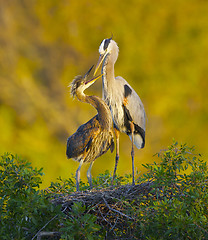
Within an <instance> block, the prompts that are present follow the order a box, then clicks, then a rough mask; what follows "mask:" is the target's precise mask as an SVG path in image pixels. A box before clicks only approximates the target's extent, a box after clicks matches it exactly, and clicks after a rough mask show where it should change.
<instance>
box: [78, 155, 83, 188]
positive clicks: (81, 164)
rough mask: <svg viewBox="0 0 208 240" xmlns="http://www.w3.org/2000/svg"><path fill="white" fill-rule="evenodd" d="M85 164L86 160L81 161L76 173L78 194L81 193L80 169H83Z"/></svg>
mask: <svg viewBox="0 0 208 240" xmlns="http://www.w3.org/2000/svg"><path fill="white" fill-rule="evenodd" d="M83 162H84V159H81V161H80V162H79V167H78V168H77V171H76V187H77V192H78V191H79V181H80V169H81V167H82V164H83Z"/></svg>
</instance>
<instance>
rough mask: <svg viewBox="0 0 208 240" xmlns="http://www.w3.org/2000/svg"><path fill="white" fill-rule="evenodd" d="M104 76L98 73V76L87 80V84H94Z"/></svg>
mask: <svg viewBox="0 0 208 240" xmlns="http://www.w3.org/2000/svg"><path fill="white" fill-rule="evenodd" d="M102 76H103V74H100V75H98V76H97V77H94V78H92V79H90V80H88V81H86V82H85V84H88V83H91V84H93V83H94V82H95V81H96V80H97V79H98V78H100V77H102Z"/></svg>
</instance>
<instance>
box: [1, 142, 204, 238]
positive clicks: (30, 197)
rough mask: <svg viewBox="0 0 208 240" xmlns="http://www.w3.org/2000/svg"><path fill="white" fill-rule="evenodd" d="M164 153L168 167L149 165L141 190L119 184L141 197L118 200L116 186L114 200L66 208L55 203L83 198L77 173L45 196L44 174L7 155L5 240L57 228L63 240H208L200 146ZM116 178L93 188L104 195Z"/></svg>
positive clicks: (178, 147) (161, 155)
mask: <svg viewBox="0 0 208 240" xmlns="http://www.w3.org/2000/svg"><path fill="white" fill-rule="evenodd" d="M157 156H158V157H159V158H160V159H161V162H160V163H153V164H145V165H144V166H145V168H146V169H147V172H146V173H145V174H143V175H142V176H140V177H139V179H138V185H136V186H135V187H133V188H131V187H130V185H126V184H127V183H129V178H130V176H125V177H118V178H117V179H116V181H115V183H116V185H117V187H119V186H120V187H124V186H125V189H127V190H128V191H129V193H130V192H131V191H133V200H132V198H128V196H127V198H126V197H125V196H126V195H125V196H124V195H123V192H122V194H121V195H122V196H121V198H119V197H118V196H119V195H118V194H117V193H116V194H117V195H116V196H115V198H114V197H113V195H112V194H113V192H114V191H116V188H115V189H113V191H112V192H111V195H110V196H111V197H110V199H111V201H110V203H107V202H105V201H107V200H106V199H107V198H105V201H104V202H99V203H97V204H96V205H93V204H91V202H90V204H88V205H86V202H84V201H83V202H77V201H75V202H73V203H72V204H71V205H66V204H65V205H63V208H62V209H61V207H59V206H58V205H61V204H58V205H57V204H56V205H57V206H55V205H54V204H52V202H54V201H55V200H56V199H58V200H59V199H62V197H64V198H65V197H66V198H67V196H68V194H70V193H73V195H75V193H74V191H75V181H74V176H73V177H72V178H69V179H67V180H63V179H62V178H59V179H58V180H57V182H55V183H51V185H50V187H48V188H47V189H46V190H44V191H43V190H40V184H41V176H42V175H43V173H42V169H40V170H37V169H34V168H32V167H31V165H30V163H28V162H27V161H25V160H23V159H21V158H19V157H17V156H14V155H11V154H5V155H3V156H2V158H1V161H0V238H1V239H3V240H4V239H5V240H6V239H16V240H20V239H21V240H22V239H35V238H36V237H37V236H38V234H39V232H41V231H45V232H53V231H54V232H58V233H59V236H60V237H61V239H62V240H64V239H75V240H76V239H104V236H106V237H107V239H115V238H126V237H128V239H151V240H154V239H155V240H156V239H174V240H175V239H193V240H194V239H208V182H207V179H208V166H207V163H206V162H205V161H203V160H202V157H201V156H200V155H197V154H194V149H193V148H190V147H188V146H187V145H185V144H184V145H179V144H178V143H177V142H174V143H173V144H172V145H171V146H170V147H168V149H167V150H164V151H161V152H160V153H158V154H157ZM111 180H112V176H111V175H110V174H109V172H108V171H106V172H105V173H104V174H100V175H99V176H98V177H97V178H96V179H93V185H94V187H96V188H97V189H99V190H100V191H101V192H99V191H98V192H99V193H101V194H103V191H102V190H106V188H108V187H110V184H111ZM80 185H81V186H80V187H81V189H82V190H83V191H85V192H87V194H88V195H90V194H92V196H93V195H94V194H95V193H96V191H92V192H90V191H88V190H90V188H89V185H88V184H85V183H82V182H81V184H80ZM142 186H148V188H142ZM109 189H110V188H108V191H109ZM118 189H121V190H120V191H123V190H122V189H123V188H118ZM142 189H143V190H142ZM137 191H138V194H136V193H137ZM83 193H84V192H83ZM75 196H76V195H75ZM103 196H104V195H103ZM131 196H132V195H131ZM101 198H102V197H101ZM51 201H52V202H51ZM99 201H100V200H99Z"/></svg>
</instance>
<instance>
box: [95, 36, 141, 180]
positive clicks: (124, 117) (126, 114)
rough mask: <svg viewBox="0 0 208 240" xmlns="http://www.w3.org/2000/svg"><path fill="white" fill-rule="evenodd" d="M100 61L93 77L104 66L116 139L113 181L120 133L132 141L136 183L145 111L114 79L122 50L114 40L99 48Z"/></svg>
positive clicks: (123, 83)
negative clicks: (136, 149) (136, 163)
mask: <svg viewBox="0 0 208 240" xmlns="http://www.w3.org/2000/svg"><path fill="white" fill-rule="evenodd" d="M99 53H100V57H99V60H98V63H97V66H96V68H95V72H94V75H95V74H96V72H97V70H98V69H99V67H100V66H101V64H102V70H101V72H102V74H103V76H102V82H103V99H104V100H105V102H106V103H107V104H108V106H109V107H110V110H111V114H112V117H113V122H114V129H115V136H116V159H115V168H114V173H113V179H114V178H115V175H116V169H117V165H118V161H119V132H124V133H126V134H127V135H128V136H129V137H130V139H131V141H132V150H131V156H132V184H135V180H134V144H135V145H136V147H137V148H139V149H140V148H143V147H144V145H145V110H144V106H143V103H142V101H141V99H140V97H139V96H138V95H137V93H136V92H135V90H134V89H133V88H132V87H131V86H130V85H129V84H128V82H127V81H126V80H125V79H124V78H122V77H120V76H118V77H115V75H114V64H115V62H116V60H117V58H118V53H119V48H118V45H117V44H116V42H115V41H114V40H113V39H112V38H109V39H104V40H103V41H102V43H101V45H100V47H99Z"/></svg>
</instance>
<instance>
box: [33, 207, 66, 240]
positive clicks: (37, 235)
mask: <svg viewBox="0 0 208 240" xmlns="http://www.w3.org/2000/svg"><path fill="white" fill-rule="evenodd" d="M66 209H67V207H66V208H65V209H64V210H63V211H62V212H65V210H66ZM57 216H58V214H56V215H55V216H54V217H53V218H51V220H49V221H48V222H47V223H46V224H45V225H44V226H43V227H42V228H41V229H40V230H39V231H38V232H37V233H36V234H35V236H34V237H33V238H32V239H31V240H34V239H35V238H36V237H37V236H38V235H39V234H40V232H41V231H42V230H43V229H44V228H45V227H46V226H47V225H48V224H49V223H50V222H52V221H53V220H54V219H55V218H56V217H57Z"/></svg>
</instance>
